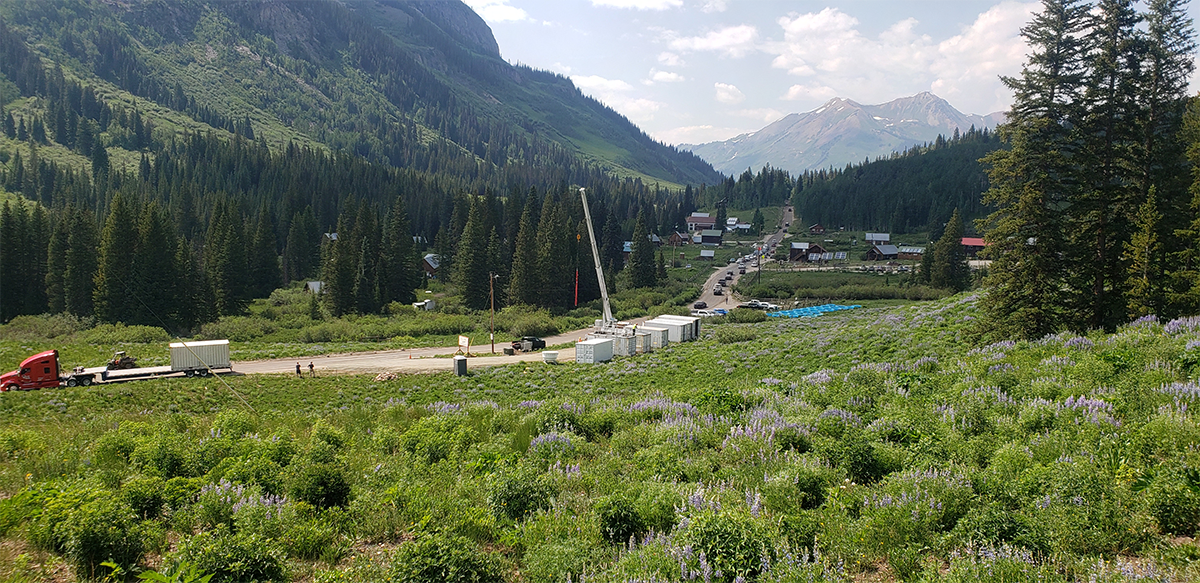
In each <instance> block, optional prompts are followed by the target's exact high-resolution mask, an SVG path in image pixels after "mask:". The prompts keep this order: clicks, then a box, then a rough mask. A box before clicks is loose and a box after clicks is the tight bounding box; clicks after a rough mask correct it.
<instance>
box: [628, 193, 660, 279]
mask: <svg viewBox="0 0 1200 583" xmlns="http://www.w3.org/2000/svg"><path fill="white" fill-rule="evenodd" d="M629 266H630V268H631V269H632V270H633V271H632V273H631V277H632V283H633V287H654V286H655V285H657V284H658V276H657V275H656V274H655V272H654V243H652V242H651V241H650V232H649V230H648V229H647V228H646V212H645V211H644V210H643V211H639V212H638V216H637V221H636V222H635V223H634V227H633V248H632V249H631V250H630V253H629Z"/></svg>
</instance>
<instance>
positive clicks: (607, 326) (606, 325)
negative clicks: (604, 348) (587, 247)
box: [579, 188, 633, 337]
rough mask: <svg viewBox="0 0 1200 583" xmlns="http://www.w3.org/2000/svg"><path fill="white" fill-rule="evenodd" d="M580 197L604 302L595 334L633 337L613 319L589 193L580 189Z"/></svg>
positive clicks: (601, 296) (630, 332)
mask: <svg viewBox="0 0 1200 583" xmlns="http://www.w3.org/2000/svg"><path fill="white" fill-rule="evenodd" d="M579 197H580V198H581V199H583V217H584V218H585V219H587V228H588V239H589V240H590V242H591V244H592V263H593V264H594V265H595V267H596V279H597V280H598V281H599V282H600V299H601V300H602V301H603V302H604V318H603V319H601V320H596V331H595V332H594V333H595V334H598V335H603V336H622V337H623V336H632V335H633V331H632V330H629V329H627V328H626V327H624V326H620V325H618V322H617V319H616V318H614V317H613V313H612V306H611V305H609V303H608V285H607V284H606V283H604V268H603V267H601V263H600V248H599V247H597V246H596V231H595V230H594V229H593V228H592V211H591V210H590V209H588V201H587V191H586V189H583V188H580V189H579Z"/></svg>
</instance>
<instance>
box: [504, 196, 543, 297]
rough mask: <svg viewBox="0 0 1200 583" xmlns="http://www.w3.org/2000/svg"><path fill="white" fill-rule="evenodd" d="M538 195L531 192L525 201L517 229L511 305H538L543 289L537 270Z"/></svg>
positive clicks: (510, 283) (510, 287)
mask: <svg viewBox="0 0 1200 583" xmlns="http://www.w3.org/2000/svg"><path fill="white" fill-rule="evenodd" d="M535 204H537V193H536V192H531V193H530V196H529V198H527V199H525V210H524V211H522V212H521V221H520V225H519V227H518V229H517V246H516V247H515V248H514V250H513V258H512V270H511V271H510V274H509V283H508V301H509V303H510V304H525V305H530V306H532V305H536V304H537V302H538V294H539V290H540V289H541V282H540V277H539V275H540V273H539V272H538V268H537V257H538V248H537V231H538V229H537V224H536V223H535V222H534V216H533V212H534V205H535Z"/></svg>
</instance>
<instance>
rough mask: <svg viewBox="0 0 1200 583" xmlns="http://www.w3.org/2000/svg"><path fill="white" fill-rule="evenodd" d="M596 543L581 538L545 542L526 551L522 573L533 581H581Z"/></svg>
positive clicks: (554, 582)
mask: <svg viewBox="0 0 1200 583" xmlns="http://www.w3.org/2000/svg"><path fill="white" fill-rule="evenodd" d="M592 551H593V543H592V541H589V540H582V539H578V538H565V539H559V540H550V541H545V542H543V543H541V544H538V545H536V546H533V547H531V548H530V549H529V550H527V551H525V556H524V557H523V561H522V562H523V563H524V565H525V568H524V569H523V570H522V573H521V574H522V575H524V576H525V578H526V580H527V581H529V582H530V583H562V582H564V581H568V580H570V581H579V580H580V579H581V577H580V576H581V575H582V574H583V572H584V571H585V570H586V569H587V567H588V565H589V564H590V563H591V562H592V559H593V556H592Z"/></svg>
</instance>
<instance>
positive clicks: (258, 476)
mask: <svg viewBox="0 0 1200 583" xmlns="http://www.w3.org/2000/svg"><path fill="white" fill-rule="evenodd" d="M221 477H222V478H224V479H226V480H229V481H230V482H233V483H235V484H247V485H255V486H258V487H260V488H262V490H263V492H265V493H267V494H282V493H283V468H281V467H280V466H279V464H277V463H275V462H273V461H271V460H269V459H266V458H265V457H261V456H251V457H248V458H242V459H237V460H234V461H233V462H231V463H230V464H229V466H228V467H227V468H226V469H225V471H224V472H223V473H222V474H221Z"/></svg>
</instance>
